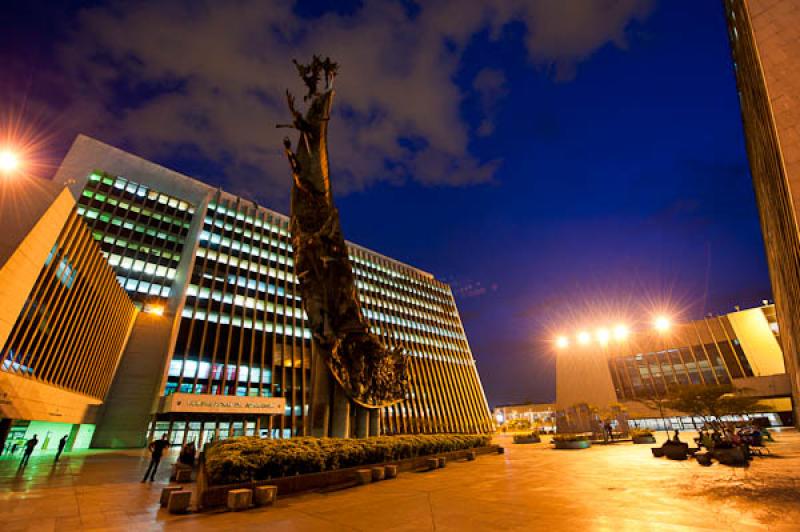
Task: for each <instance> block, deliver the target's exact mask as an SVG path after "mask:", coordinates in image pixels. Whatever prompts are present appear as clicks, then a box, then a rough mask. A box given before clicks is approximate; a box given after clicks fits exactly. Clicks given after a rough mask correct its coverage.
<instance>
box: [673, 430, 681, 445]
mask: <svg viewBox="0 0 800 532" xmlns="http://www.w3.org/2000/svg"><path fill="white" fill-rule="evenodd" d="M679 432H680V431H679V430H678V429H675V435H674V436H673V437H672V441H674V442H675V443H680V442H681V439H680V438H679V437H678V433H679Z"/></svg>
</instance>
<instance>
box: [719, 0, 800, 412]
mask: <svg viewBox="0 0 800 532" xmlns="http://www.w3.org/2000/svg"><path fill="white" fill-rule="evenodd" d="M724 4H725V11H726V16H727V19H728V27H729V37H730V42H731V49H732V51H733V60H734V70H735V73H736V80H737V84H738V88H739V99H740V101H741V106H742V121H743V123H744V131H745V140H746V144H747V152H748V156H749V159H750V170H751V173H752V175H753V185H754V188H755V193H756V201H757V203H758V209H759V214H760V218H761V228H762V232H763V234H764V243H765V246H766V251H767V263H768V265H769V271H770V278H771V281H772V290H773V294H774V297H775V305H776V309H777V321H778V324H779V326H780V331H781V343H782V346H783V352H784V356H785V359H786V367H787V370H788V373H789V378H790V381H791V385H792V391H793V395H794V399H795V400H794V407H795V416H794V417H795V420H800V416H798V413H799V412H800V411H798V410H797V409H798V408H799V406H798V405H800V358H798V357H799V356H800V351H798V349H799V348H800V234H799V233H798V225H797V220H798V209H800V61H798V57H800V3H798V2H797V1H796V0H725V3H724Z"/></svg>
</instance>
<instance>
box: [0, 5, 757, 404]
mask: <svg viewBox="0 0 800 532" xmlns="http://www.w3.org/2000/svg"><path fill="white" fill-rule="evenodd" d="M163 4H170V3H163ZM261 4H263V3H261ZM435 4H436V7H430V8H429V7H427V5H426V7H424V8H420V7H419V6H416V5H414V4H412V3H402V4H399V3H396V2H390V1H389V2H379V3H378V2H376V3H373V2H366V3H365V4H363V5H362V4H360V3H356V4H341V5H340V8H339V9H340V10H339V11H338V12H329V11H326V9H325V7H324V4H321V5H320V4H317V5H315V4H312V3H301V4H299V5H298V4H291V3H286V2H276V3H275V5H276V7H275V9H274V10H272V11H271V14H270V15H269V17H271V18H269V20H267V19H265V20H264V23H263V25H261V26H257V27H256V28H255V29H253V28H249V29H248V28H242V27H241V24H238V23H237V20H245V19H247V20H249V19H252V18H257V16H256V15H257V14H256V15H254V14H252V13H244V14H243V13H238V12H237V13H232V12H229V11H226V10H225V9H222V8H213V9H212V8H210V7H209V8H207V9H204V8H194V7H192V8H187V7H186V5H187V4H181V3H175V4H170V5H172V6H173V7H164V6H163V5H162V6H156V7H151V8H144V9H132V8H131V9H128V8H127V7H120V6H111V7H112V8H113V9H112V8H109V7H108V6H107V5H106V3H104V2H92V3H89V4H86V5H85V6H83V9H77V8H75V7H70V8H60V7H59V6H58V5H57V4H55V3H52V2H46V3H36V2H31V3H26V4H25V5H20V6H17V7H16V8H13V9H12V10H10V11H8V12H6V13H4V14H3V15H2V16H3V20H2V25H3V28H4V32H3V33H0V64H5V65H8V67H7V68H5V69H4V70H3V72H2V73H0V90H2V94H3V96H4V97H5V96H8V98H7V100H8V101H9V102H10V103H9V104H7V105H8V107H7V108H5V109H2V112H3V113H4V114H3V116H4V117H6V119H7V117H11V118H12V119H13V120H15V121H17V122H20V123H23V124H33V125H35V126H36V127H37V128H40V129H42V130H43V131H44V132H45V137H46V141H47V142H46V147H45V148H43V149H42V151H43V152H44V153H45V154H46V156H47V157H49V158H51V159H52V160H54V161H57V160H58V158H59V157H60V156H61V155H62V154H63V153H64V151H65V149H66V147H67V146H68V143H69V141H70V140H71V138H72V137H73V136H74V134H76V133H77V132H86V133H88V134H92V135H95V136H97V137H99V138H100V139H102V140H106V141H107V142H110V143H113V144H116V145H118V146H120V147H122V148H125V149H129V150H131V151H134V152H136V153H140V154H142V155H144V156H146V157H148V158H151V159H153V160H156V161H157V162H160V163H163V164H165V165H167V166H170V167H173V168H175V169H176V170H179V171H182V172H185V173H188V174H190V175H195V176H197V177H198V178H200V179H203V180H206V181H208V182H212V183H220V184H222V185H223V186H224V187H226V188H230V189H232V190H234V191H237V192H240V193H242V194H243V195H252V196H257V197H259V199H261V200H262V201H263V202H264V203H265V204H267V205H269V206H273V207H274V208H276V209H278V210H283V211H285V210H286V194H287V193H288V192H287V191H288V172H286V173H284V171H285V170H284V169H283V167H282V166H280V165H283V164H285V163H284V162H283V161H282V160H280V157H279V142H278V141H279V139H277V137H276V136H275V135H276V134H275V133H273V132H272V129H271V127H272V124H273V123H274V122H275V121H276V120H277V118H274V117H278V116H279V115H280V114H281V113H285V111H284V110H283V107H282V106H283V104H282V102H281V100H280V99H281V97H282V95H281V93H280V90H279V88H282V87H283V86H286V85H287V84H289V83H290V81H289V80H290V79H291V76H292V71H291V67H290V65H289V63H288V59H289V58H291V57H293V55H292V54H293V53H295V52H296V53H297V54H298V55H297V56H298V57H302V56H303V54H304V53H305V52H306V51H307V50H308V49H316V50H320V51H322V52H325V51H327V50H330V53H331V54H332V55H334V56H335V59H337V60H339V61H340V62H341V63H342V74H341V76H340V78H341V82H340V84H339V88H338V94H337V105H339V108H338V109H339V115H338V116H336V117H334V122H333V125H332V134H333V135H335V136H336V139H334V142H333V148H332V153H331V157H332V160H333V168H334V176H333V177H334V180H335V185H334V186H335V187H336V190H337V192H338V199H337V201H338V205H339V208H340V211H341V215H342V221H343V225H344V230H345V234H346V235H347V237H348V238H349V239H350V240H353V241H355V242H358V243H360V244H363V245H365V246H367V247H369V248H372V249H374V250H376V251H379V252H382V253H384V254H386V255H389V256H392V257H396V258H398V259H400V260H403V261H405V262H408V263H410V264H413V265H415V266H418V267H420V268H421V269H424V270H427V271H430V272H432V273H434V274H435V275H437V276H438V277H439V278H442V279H445V280H447V281H449V282H451V283H452V285H453V288H454V291H455V292H456V293H457V299H458V303H459V307H460V310H461V314H462V319H463V321H464V325H465V327H466V330H467V334H468V337H469V340H470V343H471V345H472V348H473V351H474V354H475V357H476V359H477V360H478V367H479V370H480V373H481V377H482V379H483V383H484V387H485V389H486V393H487V396H488V399H489V401H490V403H491V404H497V403H503V402H515V401H523V400H527V399H531V400H536V401H549V400H552V399H553V395H554V378H553V362H552V358H551V354H550V347H549V342H550V340H551V339H552V337H553V335H554V334H555V333H556V332H559V331H564V332H569V331H572V330H574V329H575V328H577V327H581V326H583V325H591V324H592V323H594V322H593V320H597V319H598V318H597V315H598V314H602V315H604V316H610V315H611V314H617V315H619V316H623V317H625V318H626V319H628V320H632V321H633V322H635V321H636V320H641V321H647V320H648V319H649V314H650V313H651V312H653V311H655V310H658V309H659V308H661V307H664V308H670V309H673V310H674V311H676V312H678V313H679V317H680V318H685V319H688V318H696V317H700V316H702V315H703V314H704V313H707V312H714V313H721V312H727V311H729V310H731V309H732V307H733V305H735V304H741V305H743V306H746V305H753V304H756V303H758V302H759V301H760V300H761V299H763V298H771V295H770V288H769V282H768V277H767V272H766V264H765V260H764V251H763V244H762V241H761V235H760V232H759V224H758V215H757V211H756V209H755V204H754V196H753V191H752V185H751V183H750V177H749V172H748V168H747V159H746V154H745V151H744V143H743V137H742V128H741V122H740V117H739V107H738V100H737V95H736V87H735V82H734V77H733V72H732V65H731V59H730V51H729V47H728V42H727V36H726V28H725V23H724V18H723V13H722V2H719V1H718V0H703V1H692V2H690V1H675V2H673V1H670V2H666V1H662V2H655V3H652V2H646V1H643V2H636V1H635V0H630V1H620V2H617V3H611V4H603V3H598V2H586V3H580V4H583V5H592V6H594V7H592V8H586V9H583V8H582V7H576V6H577V5H578V4H576V5H572V6H570V7H563V5H562V6H557V5H556V4H557V3H552V2H549V1H547V2H540V3H537V2H532V3H531V4H532V5H534V7H530V6H528V7H524V8H523V7H520V5H524V4H525V3H522V4H520V5H514V3H513V2H503V3H497V4H495V3H492V2H486V3H484V4H483V5H482V6H481V8H480V10H478V9H477V8H476V9H475V10H474V12H473V11H471V10H470V9H466V10H465V9H464V7H463V6H461V7H458V6H459V4H457V3H452V4H450V5H447V4H446V3H444V4H440V3H435ZM601 5H602V6H608V5H611V6H613V7H604V8H601V7H598V6H601ZM122 6H124V4H122ZM174 6H178V7H174ZM342 6H343V7H342ZM397 6H399V7H397ZM254 9H255V8H254ZM395 9H396V11H397V12H396V13H395V12H394V10H395ZM237 10H238V11H242V10H245V11H246V9H245V8H241V9H238V8H237ZM234 11H236V10H234ZM275 13H278V14H277V15H276V14H275ZM387 13H389V15H387ZM237 17H244V18H238V19H237ZM398 21H399V22H398ZM398 28H399V29H398ZM5 29H10V31H5ZM148 32H152V33H149V34H148ZM164 35H168V36H169V39H167V40H166V41H164V40H162V39H164V37H163V36H164ZM232 35H237V36H239V35H246V38H243V39H239V38H237V39H236V40H235V41H234V40H233V38H232V37H231V36H232ZM139 36H142V37H141V39H139ZM229 41H230V42H229ZM373 48H374V50H373ZM276 58H278V59H286V60H285V61H283V62H281V61H279V60H277V59H276ZM253 65H260V67H259V68H262V69H263V71H259V72H257V74H258V76H260V77H254V78H250V77H249V76H251V75H253V74H252V71H253V68H252V67H253ZM240 74H241V75H240ZM262 78H263V79H264V80H270V81H264V83H263V84H261V83H259V82H257V81H254V80H258V79H262ZM284 80H286V81H284ZM348 80H349V81H348ZM242 95H244V96H242ZM250 97H252V103H248V100H247V98H250ZM259 113H261V114H259ZM337 120H338V123H337ZM254 123H257V124H256V125H254ZM337 128H338V129H337ZM277 161H280V162H277Z"/></svg>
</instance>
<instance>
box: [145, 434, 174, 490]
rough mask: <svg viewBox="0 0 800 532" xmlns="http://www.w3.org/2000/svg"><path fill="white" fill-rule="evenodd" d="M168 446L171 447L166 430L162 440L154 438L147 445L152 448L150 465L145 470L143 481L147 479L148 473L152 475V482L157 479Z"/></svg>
mask: <svg viewBox="0 0 800 532" xmlns="http://www.w3.org/2000/svg"><path fill="white" fill-rule="evenodd" d="M167 447H169V441H168V440H167V433H166V432H165V433H164V434H162V435H161V439H160V440H153V441H152V442H150V445H149V446H148V447H147V448H148V449H149V450H150V465H148V466H147V471H145V472H144V478H143V479H142V482H145V481H147V476H148V475H150V482H153V481H154V480H155V477H156V470H157V469H158V463H159V462H160V461H161V456H162V455H163V454H164V449H166V448H167Z"/></svg>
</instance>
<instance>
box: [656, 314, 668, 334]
mask: <svg viewBox="0 0 800 532" xmlns="http://www.w3.org/2000/svg"><path fill="white" fill-rule="evenodd" d="M671 326H672V323H671V322H670V320H669V318H667V317H666V316H656V319H655V320H653V327H655V328H656V330H657V331H658V332H666V331H668V330H669V328H670V327H671Z"/></svg>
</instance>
